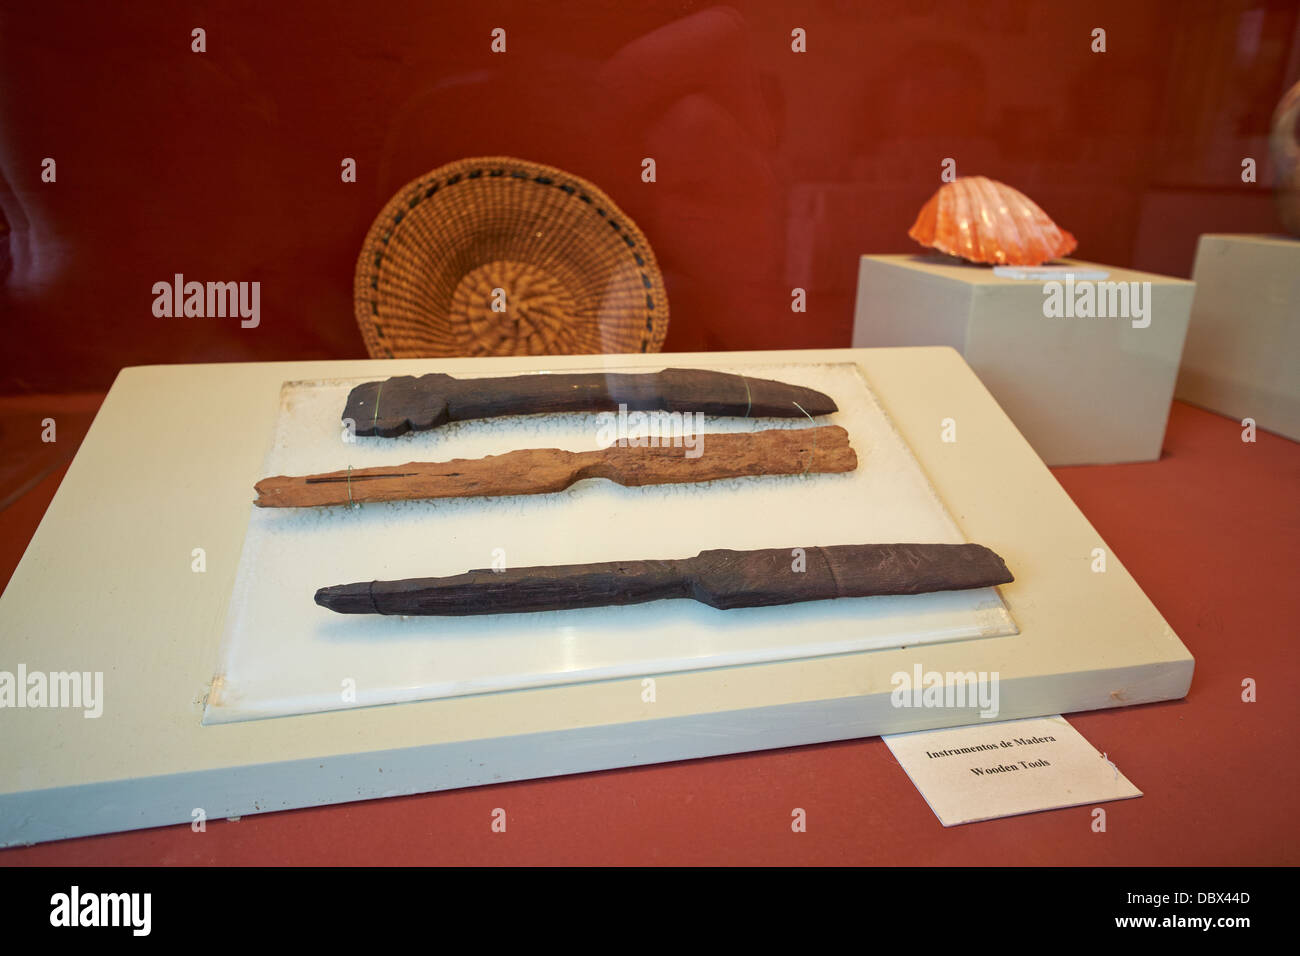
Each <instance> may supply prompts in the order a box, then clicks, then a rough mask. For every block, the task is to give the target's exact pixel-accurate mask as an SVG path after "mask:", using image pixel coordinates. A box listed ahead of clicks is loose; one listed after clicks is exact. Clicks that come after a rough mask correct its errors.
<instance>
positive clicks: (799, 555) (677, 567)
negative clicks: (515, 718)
mask: <svg viewBox="0 0 1300 956" xmlns="http://www.w3.org/2000/svg"><path fill="white" fill-rule="evenodd" d="M1012 580H1014V578H1013V577H1012V576H1011V572H1010V571H1008V570H1007V566H1006V564H1005V563H1004V562H1003V560H1002V559H1001V558H1000V557H998V555H996V554H995V553H994V552H992V551H990V550H989V549H988V548H986V547H984V546H983V545H979V544H846V545H832V546H830V547H822V548H817V547H810V548H801V549H795V548H772V549H768V550H763V551H727V550H720V551H702V552H700V554H699V555H697V556H696V557H694V558H683V559H679V560H664V561H607V562H604V563H600V564H569V565H556V566H553V567H536V568H509V569H507V570H504V571H491V570H480V571H470V572H468V573H467V574H458V575H454V576H452V577H445V578H409V579H406V580H403V581H371V582H368V583H359V584H339V585H335V586H333V587H326V588H321V589H320V590H319V591H317V592H316V603H317V604H319V605H320V606H321V607H325V608H329V609H330V610H332V611H338V612H340V613H342V614H429V615H467V614H509V613H514V612H525V611H557V610H561V609H565V608H579V607H602V606H605V605H620V604H641V603H644V602H646V601H659V600H663V599H665V598H691V599H693V600H696V601H700V602H702V603H704V604H708V605H710V606H712V607H716V608H724V609H726V608H738V607H766V606H769V605H774V604H793V603H797V602H801V601H821V600H827V599H831V598H844V597H868V596H872V595H880V594H922V593H925V592H930V591H956V590H964V589H967V588H982V587H990V586H992V585H996V584H1007V583H1009V582H1011V581H1012Z"/></svg>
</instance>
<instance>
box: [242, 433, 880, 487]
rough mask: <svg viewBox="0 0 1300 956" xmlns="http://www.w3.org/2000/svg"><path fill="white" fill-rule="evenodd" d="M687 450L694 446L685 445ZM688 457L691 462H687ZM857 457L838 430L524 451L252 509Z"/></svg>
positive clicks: (841, 467) (810, 469) (753, 470)
mask: <svg viewBox="0 0 1300 956" xmlns="http://www.w3.org/2000/svg"><path fill="white" fill-rule="evenodd" d="M687 442H698V445H693V446H692V445H688V444H687ZM696 450H698V452H699V453H698V455H693V452H695V451H696ZM857 466H858V457H857V455H856V454H855V453H854V451H853V448H852V447H851V446H850V445H849V434H848V432H846V431H845V430H844V429H843V428H841V427H839V426H838V425H824V426H822V427H820V428H774V429H769V430H767V431H760V432H737V433H714V434H702V435H692V436H685V438H684V439H683V440H682V442H681V444H679V445H671V444H664V445H659V446H656V447H645V448H642V447H635V446H630V445H629V446H627V447H623V446H617V445H614V446H610V447H609V448H603V449H597V450H595V451H584V452H572V451H564V450H562V449H559V448H528V449H523V450H521V451H512V452H507V453H506V454H504V455H489V456H488V457H486V458H456V459H453V460H452V461H444V462H411V463H409V464H405V465H395V466H392V467H383V468H354V469H351V470H345V471H332V472H328V473H325V474H319V475H307V476H305V477H288V476H284V475H279V476H276V477H274V478H263V479H262V480H261V481H259V482H258V483H257V484H256V485H255V486H254V487H255V490H256V491H257V499H256V501H255V502H254V504H256V505H258V506H259V507H262V508H305V507H311V506H313V505H346V504H354V503H360V502H363V501H398V500H403V499H410V498H465V497H474V496H497V495H537V494H546V493H548V492H556V491H563V490H564V489H565V488H567V487H569V486H570V485H572V484H573V483H574V482H576V481H581V480H582V479H584V478H607V479H608V480H610V481H613V482H617V483H618V484H620V485H628V486H632V485H662V484H672V483H678V482H699V481H715V480H717V479H720V478H740V477H745V476H749V475H797V474H804V473H827V472H844V471H852V470H853V469H854V468H856V467H857Z"/></svg>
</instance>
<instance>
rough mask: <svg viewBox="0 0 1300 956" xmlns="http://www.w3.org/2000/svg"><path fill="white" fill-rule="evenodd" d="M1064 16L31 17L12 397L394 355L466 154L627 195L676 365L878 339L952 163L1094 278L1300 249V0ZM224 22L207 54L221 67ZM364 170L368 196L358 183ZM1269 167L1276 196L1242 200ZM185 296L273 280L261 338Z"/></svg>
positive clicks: (1112, 9) (792, 8)
mask: <svg viewBox="0 0 1300 956" xmlns="http://www.w3.org/2000/svg"><path fill="white" fill-rule="evenodd" d="M1065 7H1066V5H1064V4H1056V3H1051V4H1048V3H1042V4H1033V5H1024V4H1013V3H955V4H949V3H940V2H935V0H898V2H895V0H891V2H887V3H854V2H848V0H820V2H818V0H810V2H805V3H795V2H785V3H780V2H762V3H754V4H741V5H738V6H735V7H711V6H708V5H705V4H697V3H689V2H681V0H678V2H656V3H647V4H631V3H592V2H587V3H574V2H550V3H518V4H514V3H481V2H466V3H461V4H454V5H453V4H442V3H438V2H430V0H421V2H402V3H391V2H383V3H380V2H351V3H321V2H274V3H273V2H258V3H240V4H232V3H221V4H217V3H212V4H202V3H161V2H159V3H143V2H141V3H123V4H117V5H110V4H84V3H78V2H51V0H40V2H31V3H28V4H27V5H26V8H25V9H21V10H7V11H5V12H4V13H2V14H0V78H2V79H0V83H2V84H3V85H2V88H0V202H2V203H3V211H4V216H5V220H6V223H5V224H0V231H7V236H6V237H5V238H7V240H8V243H7V245H8V248H7V250H3V249H0V274H2V275H3V280H4V284H3V288H2V289H0V322H2V323H3V332H4V342H5V346H4V354H3V366H2V367H0V391H23V390H33V389H47V390H50V389H53V390H71V389H80V388H91V387H96V386H104V385H106V384H107V383H109V382H110V381H111V380H112V378H113V376H114V374H115V373H116V371H117V369H118V368H120V367H121V366H123V365H132V364H142V363H157V362H196V361H248V360H271V359H290V358H345V357H353V356H359V355H363V354H364V349H363V346H362V343H361V337H360V335H359V333H358V332H357V329H356V326H355V323H354V321H353V318H352V307H351V286H352V270H353V264H354V261H355V257H356V254H357V250H358V248H359V246H360V242H361V239H362V237H363V235H364V234H365V232H366V229H367V227H368V226H369V224H370V222H371V220H372V218H373V217H374V216H375V214H376V213H377V212H378V211H379V209H380V207H381V206H382V205H383V203H384V202H385V201H386V200H387V199H388V198H389V196H390V195H391V194H392V193H394V192H395V191H396V190H397V189H398V188H399V187H400V186H401V185H402V184H403V183H404V182H406V181H407V180H409V179H412V178H414V177H416V176H418V175H420V174H421V173H423V172H425V171H427V170H429V169H431V168H433V167H434V166H437V165H439V164H441V163H444V162H446V161H448V160H451V159H455V158H459V157H463V156H472V155H489V154H506V155H517V156H521V157H525V158H530V159H535V160H538V161H541V162H545V163H550V164H553V165H556V166H560V167H562V168H565V169H568V170H571V171H573V172H575V173H577V174H579V175H582V176H585V177H587V178H589V179H592V180H593V181H595V182H596V183H597V184H599V185H600V186H601V187H602V188H604V189H605V190H606V191H607V192H609V193H610V194H611V195H612V196H613V197H614V199H615V200H616V201H617V202H618V203H619V204H620V205H621V206H622V207H623V208H624V209H625V210H626V211H627V212H628V213H629V214H630V215H632V216H633V218H635V219H636V220H637V222H638V223H639V224H640V225H641V227H642V228H643V230H644V231H645V232H646V234H647V235H648V237H649V238H650V241H651V243H652V244H653V245H654V247H655V250H656V253H657V254H658V256H659V259H660V263H661V266H662V268H663V270H664V274H665V278H666V281H667V284H668V291H669V296H670V300H671V309H672V324H671V328H670V332H669V336H668V343H667V348H668V349H669V350H690V349H742V348H787V347H804V346H840V345H847V344H848V343H849V335H850V328H851V324H852V302H853V292H854V283H855V279H856V257H857V256H858V255H859V254H860V253H867V252H898V251H909V250H910V249H912V248H913V246H912V244H911V242H910V240H908V239H907V237H906V231H907V228H908V226H909V225H910V224H911V220H912V218H913V216H914V215H915V213H916V211H917V209H919V208H920V206H921V204H922V203H923V202H924V201H925V199H926V198H928V196H929V195H930V193H931V192H932V191H933V190H934V189H935V188H936V187H937V185H938V177H939V167H940V161H941V160H942V159H943V158H944V157H949V156H950V157H953V158H955V159H956V161H957V167H958V173H959V174H975V173H983V174H986V175H990V176H993V177H994V178H998V179H1002V180H1005V181H1007V182H1009V183H1011V184H1013V185H1016V186H1017V187H1019V188H1021V189H1023V190H1024V191H1025V192H1027V193H1029V194H1030V195H1031V196H1032V197H1034V198H1035V199H1036V200H1037V201H1038V202H1039V203H1040V204H1041V205H1043V206H1044V207H1045V208H1046V209H1047V210H1048V212H1050V213H1051V214H1052V215H1053V216H1054V217H1055V218H1056V219H1057V221H1058V222H1060V223H1061V224H1062V225H1063V226H1065V227H1066V228H1068V229H1070V230H1071V231H1072V232H1074V233H1075V234H1076V235H1077V236H1078V237H1079V241H1080V246H1079V251H1078V253H1077V254H1078V255H1079V256H1081V257H1083V258H1087V259H1092V260H1099V261H1103V262H1108V263H1113V264H1116V265H1132V266H1136V267H1138V268H1147V269H1152V270H1155V271H1163V272H1169V273H1173V274H1179V275H1187V274H1189V273H1190V269H1191V262H1192V256H1193V253H1194V250H1195V243H1196V237H1197V236H1198V235H1199V234H1200V233H1201V232H1206V231H1242V232H1247V231H1253V232H1259V231H1275V230H1277V229H1278V228H1279V227H1278V225H1277V223H1276V220H1275V218H1274V214H1273V210H1272V205H1271V201H1270V197H1269V193H1268V184H1269V182H1270V181H1271V171H1270V169H1269V164H1268V162H1267V158H1266V156H1267V144H1266V135H1267V129H1268V121H1269V117H1270V114H1271V112H1272V109H1273V106H1274V104H1275V103H1276V101H1277V100H1278V98H1279V97H1280V96H1281V94H1282V92H1283V90H1284V89H1285V88H1286V87H1287V86H1288V85H1289V84H1290V83H1293V82H1295V81H1296V80H1297V79H1300V10H1298V7H1297V4H1296V3H1294V2H1264V0H1255V2H1251V0H1235V2H1232V0H1230V2H1218V3H1198V2H1177V0H1167V2H1155V3H1143V2H1137V0H1123V2H1110V3H1102V4H1100V5H1098V4H1088V5H1087V7H1088V9H1087V10H1086V12H1085V11H1083V10H1080V11H1073V10H1069V9H1065ZM194 27H203V28H204V29H205V30H206V31H207V52H206V53H202V54H198V53H193V52H191V51H190V31H191V29H193V28H194ZM494 27H504V28H505V29H506V31H507V52H506V53H505V54H493V53H491V52H490V50H489V42H490V37H489V34H490V31H491V30H492V28H494ZM795 27H802V28H803V29H805V30H806V31H807V37H808V40H807V45H808V52H807V53H805V54H796V53H793V52H792V51H791V49H790V31H791V30H792V29H793V28H795ZM1094 27H1104V28H1105V29H1106V31H1107V52H1106V53H1104V54H1096V53H1093V52H1092V51H1091V49H1090V44H1091V36H1090V34H1091V31H1092V29H1093V28H1094ZM348 156H350V157H354V158H355V159H356V160H357V163H358V167H359V181H358V182H357V183H356V184H345V183H343V182H341V181H340V176H339V170H340V161H341V160H342V158H343V157H348ZM646 156H652V157H654V158H655V160H656V163H657V168H658V181H657V182H655V183H650V184H647V183H643V182H641V179H640V172H641V160H642V158H643V157H646ZM45 157H53V158H54V159H55V160H56V162H57V175H58V178H57V182H55V183H42V182H41V179H40V173H41V161H42V159H43V158H45ZM1244 157H1254V158H1256V159H1257V160H1258V163H1259V167H1260V182H1259V183H1257V184H1243V183H1242V182H1241V162H1242V159H1243V158H1244ZM177 272H181V273H184V274H185V275H186V276H188V277H191V278H194V279H198V280H200V281H207V280H223V281H226V280H258V281H260V282H261V284H262V289H261V293H262V301H261V315H262V320H261V325H260V327H258V328H256V329H241V328H240V327H239V323H238V321H237V320H230V319H176V318H171V319H160V318H155V317H154V315H153V313H152V308H151V306H152V302H153V295H152V292H151V288H152V286H153V284H154V283H155V282H157V281H160V280H169V279H170V278H171V276H172V275H173V274H174V273H177ZM794 286H801V287H803V288H805V289H807V290H808V312H807V313H806V314H793V313H792V312H791V311H790V290H791V288H792V287H794Z"/></svg>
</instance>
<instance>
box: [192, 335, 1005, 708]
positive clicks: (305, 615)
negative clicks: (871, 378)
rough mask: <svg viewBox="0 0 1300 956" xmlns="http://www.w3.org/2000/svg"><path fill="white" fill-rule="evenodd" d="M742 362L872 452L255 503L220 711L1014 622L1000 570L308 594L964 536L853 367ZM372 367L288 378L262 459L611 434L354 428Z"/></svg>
mask: <svg viewBox="0 0 1300 956" xmlns="http://www.w3.org/2000/svg"><path fill="white" fill-rule="evenodd" d="M663 362H664V358H663V357H658V358H657V359H656V362H655V364H651V365H648V366H647V365H645V364H644V360H643V359H642V360H640V361H638V360H637V359H636V358H631V357H630V358H629V359H628V364H627V365H626V366H623V367H620V369H619V371H627V372H635V371H657V370H659V369H661V368H662V367H663ZM743 374H745V375H747V376H749V377H750V378H767V379H776V380H777V381H781V382H786V383H788V384H791V385H803V386H807V387H809V388H815V389H819V390H821V391H824V392H825V393H826V394H828V395H831V396H833V397H834V398H835V401H836V404H837V405H838V406H839V411H838V412H836V413H835V414H834V415H830V416H827V417H826V418H825V419H821V420H818V422H817V423H818V424H826V423H829V422H833V423H834V424H836V425H840V426H842V427H843V428H845V429H847V431H848V433H849V435H850V436H851V438H850V441H851V444H852V445H853V447H854V449H855V451H856V453H857V455H858V468H857V469H856V470H855V471H852V472H848V473H845V474H835V475H783V476H772V477H752V478H736V479H731V480H728V481H713V482H706V483H702V484H694V485H692V484H686V485H682V484H678V485H644V486H641V487H637V488H624V487H623V486H621V485H617V484H614V483H612V482H609V481H604V480H602V479H589V480H587V481H582V482H579V483H578V484H576V485H574V486H572V487H571V488H569V489H567V490H566V491H564V492H561V493H559V494H554V495H532V496H526V497H521V496H514V497H504V498H464V499H458V500H447V499H442V500H436V501H394V502H375V503H369V504H365V505H362V506H360V507H359V508H357V509H355V510H354V509H351V508H347V507H336V508H292V509H280V508H266V509H263V508H255V507H253V506H252V505H251V504H250V506H249V507H250V510H251V516H250V518H249V525H248V533H247V535H246V536H245V538H244V548H243V556H242V558H241V560H240V566H239V573H238V576H237V577H236V582H235V589H234V592H233V596H232V599H231V606H230V610H229V612H228V613H227V615H226V636H225V639H224V641H223V651H222V655H221V660H220V663H219V666H218V675H217V677H216V678H215V679H214V684H213V691H212V693H210V694H209V695H208V704H207V708H206V711H205V713H204V722H205V723H220V722H225V721H231V720H244V719H249V718H256V717H273V716H283V715H286V714H302V713H312V712H316V711H322V710H339V709H343V708H347V707H352V706H366V705H375V704H389V703H397V702H401V701H410V700H424V699H431V698H437V697H451V696H456V695H460V694H474V693H482V692H485V691H498V690H518V689H520V688H524V687H540V686H545V685H549V684H566V683H575V682H578V681H582V680H594V679H608V678H613V677H632V676H638V677H639V676H641V675H644V674H667V673H671V672H674V671H683V670H692V669H697V668H702V667H720V666H723V665H735V664H753V663H757V662H760V661H771V660H788V659H791V658H796V657H816V656H820V655H826V654H843V653H847V652H851V651H864V650H872V649H877V648H882V647H900V646H902V645H905V644H907V645H916V644H927V643H933V642H936V641H948V640H958V639H963V638H971V637H996V636H999V635H1006V634H1013V633H1015V624H1014V622H1013V621H1012V619H1011V615H1010V614H1009V613H1008V612H1007V609H1006V606H1005V605H1004V604H1003V602H1002V599H1001V598H1000V597H999V596H998V592H997V589H996V588H979V589H975V590H970V591H947V592H942V593H937V594H916V595H892V596H882V597H869V598H850V599H844V600H837V601H814V602H809V603H806V604H791V605H786V606H784V607H756V608H736V609H733V610H730V611H721V610H718V609H716V608H711V607H708V606H707V605H704V604H700V603H698V602H696V601H691V600H685V599H683V600H674V601H656V602H652V603H649V604H637V605H630V606H627V607H604V608H582V609H578V610H570V611H547V612H544V613H537V614H494V615H476V616H472V617H386V616H381V615H351V614H349V615H340V614H337V613H335V612H333V611H329V610H326V609H325V608H322V607H319V606H317V605H316V604H315V603H314V602H313V600H312V595H313V594H314V593H315V592H316V589H317V588H319V587H322V586H324V585H329V584H342V583H346V582H349V581H371V580H375V579H376V578H379V579H384V580H393V579H399V578H412V577H432V576H442V575H449V574H460V573H462V572H464V571H468V570H471V569H474V568H487V567H490V566H492V562H493V559H494V556H496V557H499V558H500V559H501V560H502V561H503V562H504V563H508V564H509V565H510V566H513V567H530V566H538V565H546V564H581V563H584V562H591V561H619V560H640V559H658V558H680V557H689V556H692V555H695V554H697V553H699V552H700V551H703V550H707V549H711V548H734V549H739V550H749V549H758V548H786V549H793V548H795V547H800V546H802V547H812V546H824V545H832V544H869V543H890V542H899V541H907V542H936V543H948V544H955V543H960V542H961V541H963V540H964V539H963V538H962V535H961V531H960V530H959V529H958V527H957V525H956V523H955V522H954V521H953V520H952V518H951V517H950V516H949V515H948V514H947V512H946V511H944V507H943V504H942V503H941V502H940V501H939V499H938V498H937V497H936V496H935V493H934V489H933V488H932V487H931V486H930V483H929V481H928V480H927V479H926V477H925V475H924V473H923V472H922V471H921V468H920V466H919V465H918V464H917V463H916V459H915V458H914V457H913V456H912V453H911V452H910V451H909V450H908V448H907V446H906V444H905V443H904V442H903V440H902V439H901V438H900V437H899V436H898V433H897V432H896V431H895V430H894V427H893V426H892V425H891V424H890V423H889V419H888V418H887V417H886V416H885V414H884V412H883V411H882V410H881V409H880V406H879V404H877V402H876V400H875V398H874V397H873V396H872V395H871V391H870V389H868V387H867V383H866V380H865V379H864V378H863V377H862V372H861V370H860V369H859V368H858V367H857V366H856V365H853V364H852V363H842V364H822V365H801V364H781V365H756V366H746V367H745V368H744V369H743ZM363 381H366V379H354V380H348V381H343V382H339V381H332V382H317V383H290V384H288V385H286V387H285V389H284V391H283V393H282V397H281V401H280V411H279V416H278V418H277V420H276V425H275V439H274V441H273V443H272V447H271V452H270V454H269V456H268V457H267V462H266V465H265V467H264V474H266V475H308V474H315V473H318V472H323V471H335V470H342V469H344V468H347V467H349V466H351V467H354V468H369V467H372V466H384V465H402V464H405V463H406V462H410V461H446V460H447V459H451V458H479V457H482V456H486V455H497V454H502V453H504V452H508V451H514V450H516V449H521V448H564V449H567V450H569V451H590V450H592V449H594V448H597V447H599V441H598V439H599V437H600V426H601V419H600V417H599V416H598V415H595V414H591V415H573V414H565V415H525V416H513V417H509V418H497V419H489V420H482V421H471V422H460V423H455V424H453V425H449V426H445V427H442V428H437V429H433V430H432V431H427V432H419V433H408V434H407V435H403V436H402V437H400V438H395V439H390V438H357V439H356V441H355V442H351V443H345V442H343V441H342V440H341V437H342V432H341V429H340V427H339V418H340V416H341V414H342V410H343V407H344V405H345V404H346V402H347V396H348V392H349V391H350V390H351V389H352V387H353V386H354V385H357V384H359V383H361V382H363ZM811 425H812V422H811V421H809V420H808V419H806V418H803V419H798V420H794V419H749V420H747V419H744V418H711V419H708V420H707V421H706V422H705V426H704V431H705V432H706V434H705V436H704V438H703V441H704V443H705V446H707V443H708V434H707V433H717V432H746V431H755V430H757V429H765V428H802V427H810V426H811ZM683 453H684V452H683ZM250 494H251V489H250ZM756 518H757V519H759V520H755V519H756ZM792 559H793V556H792ZM345 687H346V688H347V689H348V690H349V691H351V693H349V694H347V695H346V696H345V695H344V694H343V693H342V689H343V688H345Z"/></svg>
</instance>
